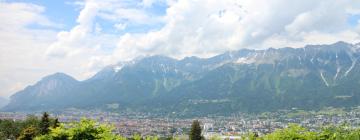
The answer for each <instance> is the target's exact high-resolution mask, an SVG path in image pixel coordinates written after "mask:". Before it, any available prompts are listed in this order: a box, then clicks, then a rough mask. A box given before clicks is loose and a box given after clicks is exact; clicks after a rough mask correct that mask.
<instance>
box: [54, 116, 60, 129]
mask: <svg viewBox="0 0 360 140" xmlns="http://www.w3.org/2000/svg"><path fill="white" fill-rule="evenodd" d="M59 126H60V122H59V119H58V118H56V119H55V120H54V123H53V128H56V127H59Z"/></svg>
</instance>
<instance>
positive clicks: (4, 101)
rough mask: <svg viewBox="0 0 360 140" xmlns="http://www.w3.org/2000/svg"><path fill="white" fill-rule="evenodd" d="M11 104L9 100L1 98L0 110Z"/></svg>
mask: <svg viewBox="0 0 360 140" xmlns="http://www.w3.org/2000/svg"><path fill="white" fill-rule="evenodd" d="M8 103H9V100H8V99H5V98H3V97H0V108H2V107H4V106H6V105H7V104H8Z"/></svg>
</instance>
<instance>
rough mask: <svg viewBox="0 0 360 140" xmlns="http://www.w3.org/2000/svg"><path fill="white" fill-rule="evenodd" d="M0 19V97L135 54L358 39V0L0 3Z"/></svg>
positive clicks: (208, 52) (85, 74) (82, 75)
mask: <svg viewBox="0 0 360 140" xmlns="http://www.w3.org/2000/svg"><path fill="white" fill-rule="evenodd" d="M220 13H221V14H220ZM0 18H1V21H0V96H3V97H9V96H10V95H12V94H13V93H15V92H16V91H19V90H21V89H23V88H24V87H26V86H28V85H31V84H34V83H36V82H37V81H38V80H40V79H41V78H42V77H44V76H46V75H48V74H52V73H55V72H64V73H67V74H69V75H71V76H73V77H75V78H76V79H79V80H84V79H87V78H89V77H91V76H92V75H93V74H95V73H96V72H97V71H99V70H101V69H102V68H103V67H105V66H107V65H111V64H115V63H117V62H120V61H129V60H131V59H134V58H136V57H140V56H148V55H157V54H159V55H166V56H170V57H174V58H178V59H181V58H183V57H185V56H199V57H210V56H213V55H216V54H219V53H223V52H226V51H231V50H238V49H241V48H250V49H265V48H269V47H273V48H280V47H302V46H304V45H306V44H330V43H334V42H337V41H346V42H349V43H357V42H360V25H359V19H360V1H358V0H340V1H339V0H317V1H313V0H294V1H291V2H290V1H288V0H221V1H218V0H181V1H177V0H64V1H61V0H11V1H10V0H0Z"/></svg>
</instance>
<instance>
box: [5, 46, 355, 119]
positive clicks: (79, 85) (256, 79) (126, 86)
mask: <svg viewBox="0 0 360 140" xmlns="http://www.w3.org/2000/svg"><path fill="white" fill-rule="evenodd" d="M358 46H359V45H353V44H348V43H345V42H338V43H335V44H331V45H311V46H310V45H309V46H305V47H304V48H296V49H295V48H281V49H272V48H270V49H266V50H247V49H244V50H239V51H233V52H227V53H224V54H220V55H217V56H214V57H211V58H207V59H203V58H197V57H187V58H184V59H182V60H176V59H172V58H169V57H165V56H151V57H145V58H142V59H138V60H134V61H131V62H121V63H119V64H116V65H111V66H108V67H105V68H104V69H103V70H101V71H100V72H98V73H97V74H96V75H95V76H93V77H92V78H90V79H88V80H85V81H81V82H80V81H76V80H75V79H73V78H71V77H70V76H67V75H65V74H60V73H57V74H54V75H51V76H48V77H45V78H43V79H42V80H41V81H39V82H38V83H36V84H35V85H33V86H29V87H27V88H25V89H24V90H22V91H19V92H18V93H16V94H14V95H13V96H12V97H11V101H10V103H9V104H8V105H7V106H6V107H4V108H3V110H6V111H25V110H48V109H63V108H67V107H77V108H101V109H107V106H108V105H109V104H117V105H118V106H119V108H117V109H119V110H122V109H127V110H135V111H149V112H177V113H182V114H196V115H201V114H208V113H230V112H234V111H244V112H262V111H272V110H278V109H288V108H293V107H297V108H303V109H318V108H321V107H325V106H336V107H350V106H357V105H359V103H360V93H359V92H360V86H359V85H360V73H359V72H360V66H359V61H358V59H359V57H360V50H359V47H358Z"/></svg>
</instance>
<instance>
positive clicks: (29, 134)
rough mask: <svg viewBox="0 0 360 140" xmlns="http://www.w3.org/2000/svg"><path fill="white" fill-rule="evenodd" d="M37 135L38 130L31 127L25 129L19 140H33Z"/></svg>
mask: <svg viewBox="0 0 360 140" xmlns="http://www.w3.org/2000/svg"><path fill="white" fill-rule="evenodd" d="M37 135H38V131H37V128H36V127H34V126H30V127H28V128H25V129H24V130H23V131H22V133H21V134H20V136H19V137H18V138H17V139H18V140H32V139H33V138H35V137H36V136H37Z"/></svg>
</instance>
